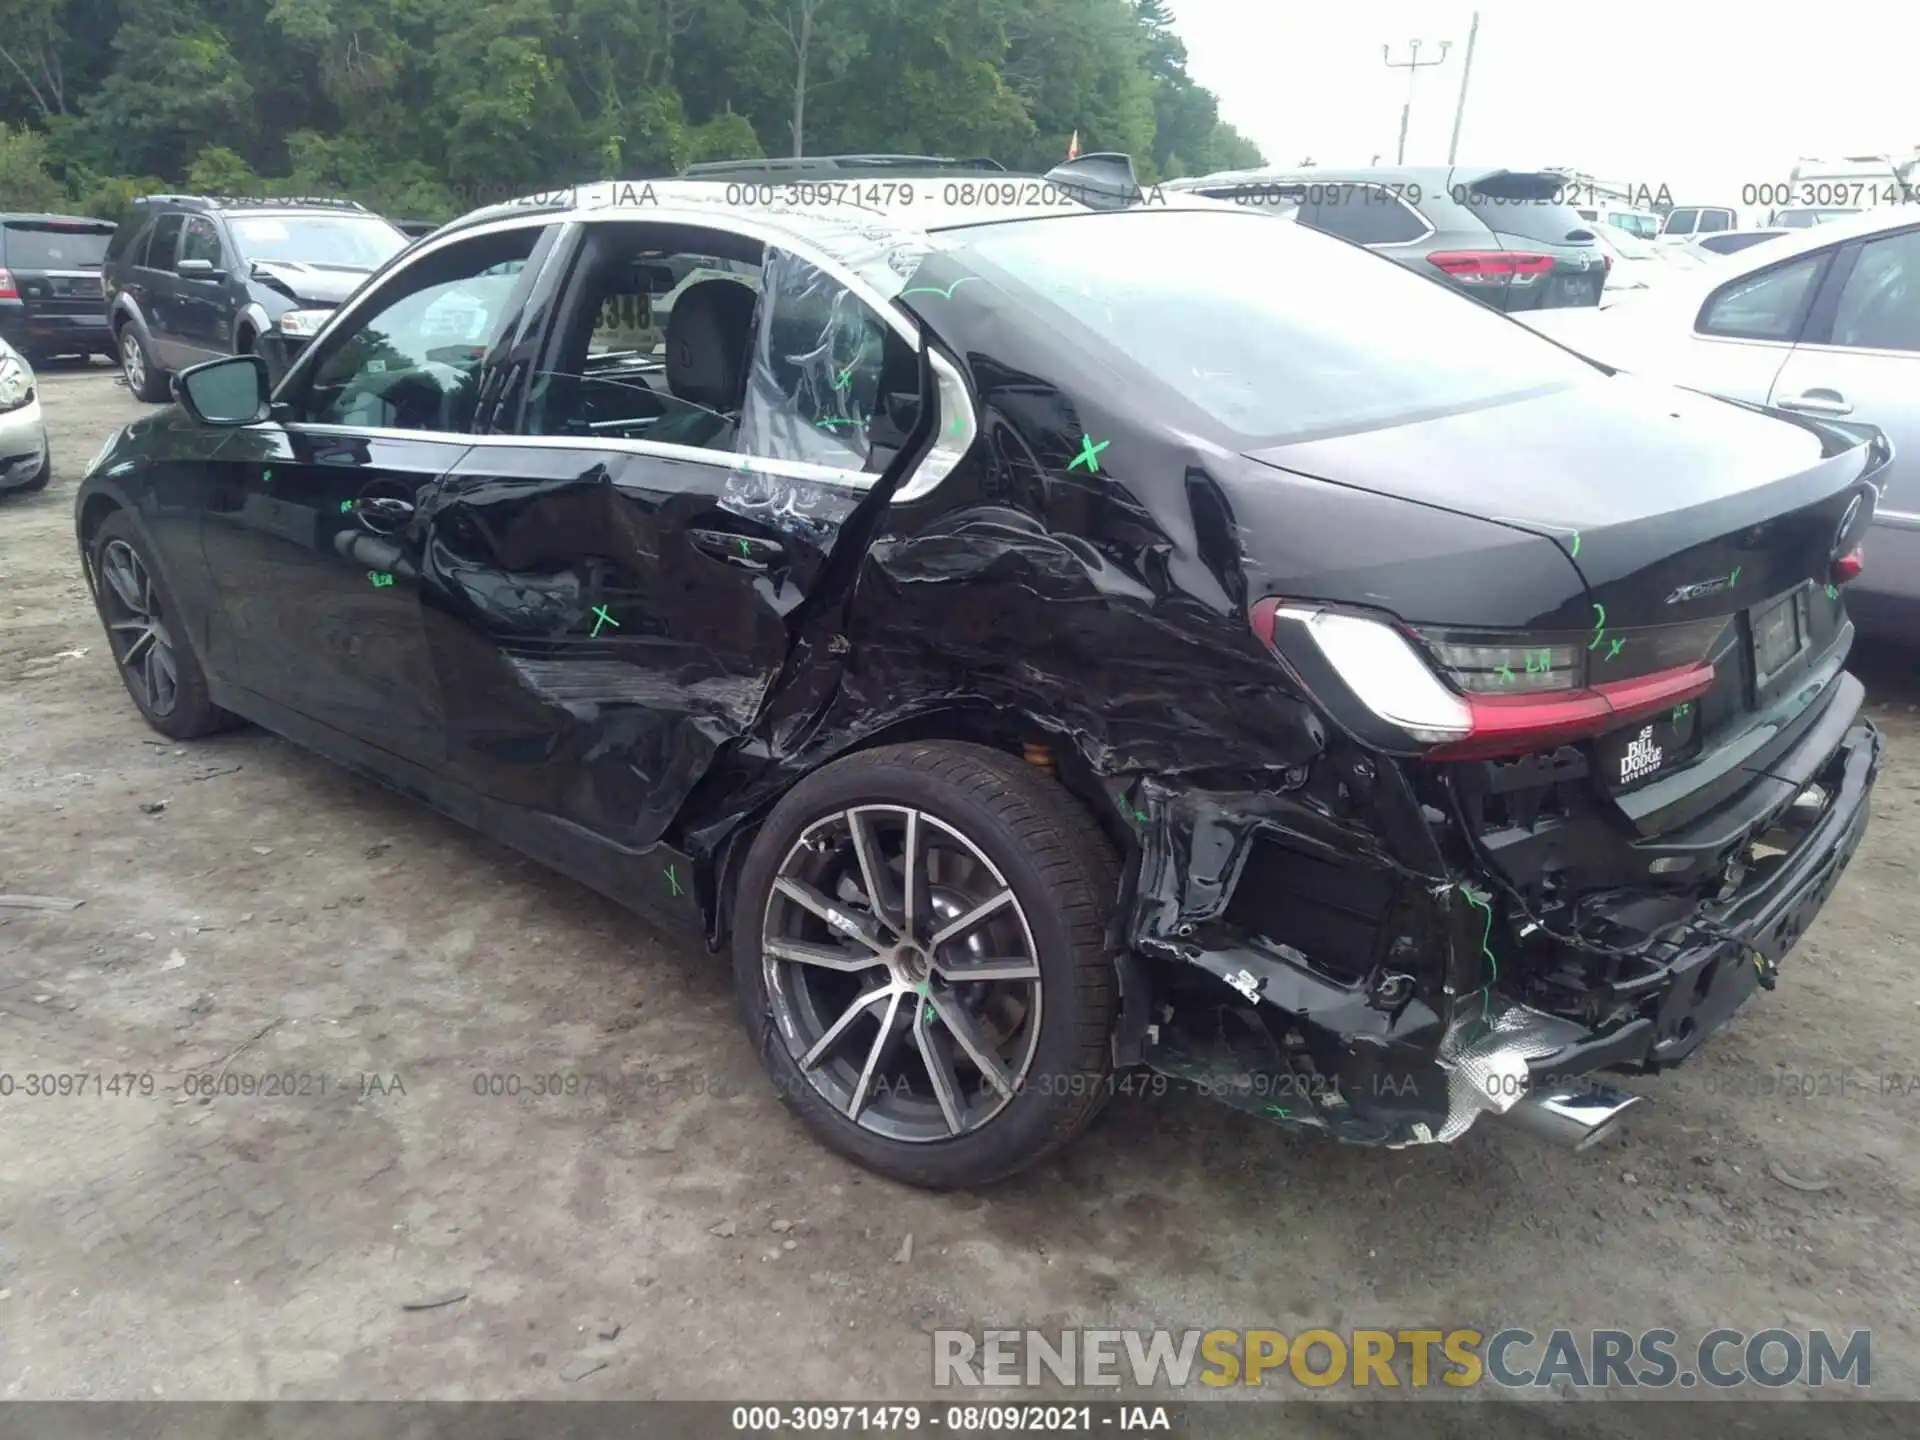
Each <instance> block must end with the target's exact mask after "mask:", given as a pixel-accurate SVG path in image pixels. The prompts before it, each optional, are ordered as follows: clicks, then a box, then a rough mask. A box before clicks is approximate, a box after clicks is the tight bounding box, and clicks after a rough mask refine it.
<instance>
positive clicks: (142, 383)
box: [120, 320, 173, 405]
mask: <svg viewBox="0 0 1920 1440" xmlns="http://www.w3.org/2000/svg"><path fill="white" fill-rule="evenodd" d="M120 373H121V374H122V375H124V376H126V377H127V388H128V389H129V390H131V391H132V392H133V398H134V399H136V400H144V401H145V402H146V403H147V404H149V405H158V404H160V403H161V402H162V401H164V400H171V399H172V398H173V392H172V388H171V386H170V385H169V384H168V382H167V373H166V371H164V370H158V369H155V368H154V363H153V355H152V354H151V352H149V351H148V349H147V345H146V342H145V341H144V340H142V339H141V338H140V331H139V330H138V328H136V327H135V325H134V323H133V322H132V321H131V320H129V321H127V322H125V323H124V324H123V325H121V327H120Z"/></svg>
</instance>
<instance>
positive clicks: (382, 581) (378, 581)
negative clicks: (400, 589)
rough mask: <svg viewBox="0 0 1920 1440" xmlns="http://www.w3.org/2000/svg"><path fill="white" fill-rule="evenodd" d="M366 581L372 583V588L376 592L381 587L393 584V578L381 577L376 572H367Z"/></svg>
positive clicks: (389, 576) (388, 576)
mask: <svg viewBox="0 0 1920 1440" xmlns="http://www.w3.org/2000/svg"><path fill="white" fill-rule="evenodd" d="M367 579H369V580H371V581H372V582H373V588H374V589H376V590H378V589H379V588H380V587H381V586H382V585H391V584H393V577H392V576H391V575H382V574H381V573H380V572H379V571H378V570H369V571H367Z"/></svg>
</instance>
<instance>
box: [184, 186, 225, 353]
mask: <svg viewBox="0 0 1920 1440" xmlns="http://www.w3.org/2000/svg"><path fill="white" fill-rule="evenodd" d="M234 263H235V262H234V260H233V257H232V254H231V252H229V251H228V250H227V248H226V247H225V246H224V245H223V244H221V241H220V231H219V229H218V228H217V227H216V226H215V225H214V222H213V217H212V216H210V215H189V216H188V217H187V223H186V226H185V228H183V229H182V230H181V232H180V258H179V260H178V261H177V262H176V263H175V266H174V271H175V274H174V281H173V295H174V298H173V309H172V332H173V333H172V337H171V338H172V339H173V341H174V342H176V343H177V344H178V345H179V347H180V352H181V359H180V360H179V361H178V362H177V363H179V364H181V365H183V366H185V365H193V364H198V363H199V362H200V361H202V360H211V359H213V358H214V357H215V356H216V355H226V354H229V353H231V351H232V350H233V324H232V321H233V316H232V313H231V311H232V309H233V305H232V302H231V301H230V299H229V298H228V297H229V296H230V294H231V293H232V289H233V277H232V275H231V274H230V273H229V271H228V266H230V265H232V264H234ZM203 264H204V265H205V266H207V267H208V268H205V269H202V268H201V266H202V265H203Z"/></svg>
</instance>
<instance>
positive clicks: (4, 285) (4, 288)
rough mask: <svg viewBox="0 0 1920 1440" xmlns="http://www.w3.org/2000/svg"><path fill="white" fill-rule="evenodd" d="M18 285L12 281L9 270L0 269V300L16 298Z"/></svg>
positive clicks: (18, 295)
mask: <svg viewBox="0 0 1920 1440" xmlns="http://www.w3.org/2000/svg"><path fill="white" fill-rule="evenodd" d="M19 298H20V287H19V286H18V285H16V284H14V283H13V272H12V271H11V270H0V300H18V299H19Z"/></svg>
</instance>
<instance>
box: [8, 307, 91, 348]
mask: <svg viewBox="0 0 1920 1440" xmlns="http://www.w3.org/2000/svg"><path fill="white" fill-rule="evenodd" d="M0 339H4V340H5V341H6V342H7V343H8V344H9V345H11V346H13V347H14V348H15V349H17V350H22V351H27V350H40V351H48V350H51V351H53V352H54V353H56V354H57V353H60V352H62V351H67V350H72V351H80V350H98V351H101V352H102V353H104V354H110V353H112V351H113V332H112V331H110V330H109V329H108V328H107V317H106V316H105V315H104V314H101V313H95V314H88V315H47V314H43V313H42V312H40V311H38V310H30V309H28V308H27V307H26V306H24V305H22V304H20V303H19V302H18V301H5V302H0Z"/></svg>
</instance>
